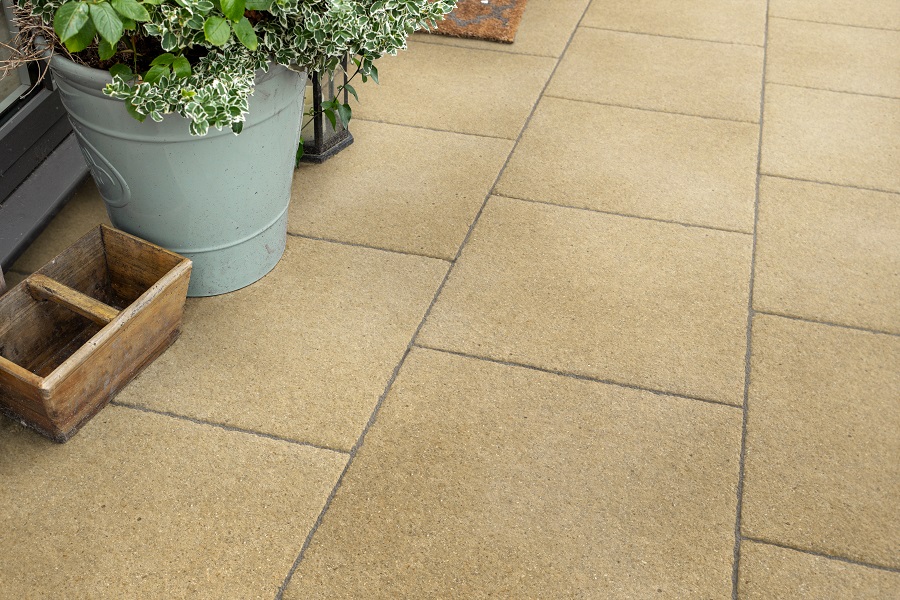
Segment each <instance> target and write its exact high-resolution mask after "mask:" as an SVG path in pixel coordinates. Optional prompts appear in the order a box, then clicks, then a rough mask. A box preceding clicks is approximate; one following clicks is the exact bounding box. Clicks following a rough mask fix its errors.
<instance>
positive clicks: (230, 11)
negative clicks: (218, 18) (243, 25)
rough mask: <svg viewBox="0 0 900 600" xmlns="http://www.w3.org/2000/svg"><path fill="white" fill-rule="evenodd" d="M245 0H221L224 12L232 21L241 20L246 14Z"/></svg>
mask: <svg viewBox="0 0 900 600" xmlns="http://www.w3.org/2000/svg"><path fill="white" fill-rule="evenodd" d="M244 3H245V0H219V4H220V5H221V6H222V13H223V14H224V15H225V16H226V17H228V18H229V19H231V20H232V21H240V20H241V17H243V16H244Z"/></svg>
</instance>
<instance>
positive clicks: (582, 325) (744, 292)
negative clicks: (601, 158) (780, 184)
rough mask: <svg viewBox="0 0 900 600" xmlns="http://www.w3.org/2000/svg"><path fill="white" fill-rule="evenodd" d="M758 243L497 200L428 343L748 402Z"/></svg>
mask: <svg viewBox="0 0 900 600" xmlns="http://www.w3.org/2000/svg"><path fill="white" fill-rule="evenodd" d="M750 242H751V238H750V236H747V235H744V234H738V233H730V232H722V231H715V230H709V229H701V228H695V227H685V226H682V225H673V224H668V223H659V222H653V221H646V220H641V219H632V218H627V217H619V216H613V215H605V214H601V213H592V212H589V211H581V210H575V209H571V208H561V207H556V206H548V205H543V204H535V203H530V202H524V201H516V200H507V199H504V198H492V199H491V200H490V201H489V202H488V206H487V208H486V210H485V212H484V213H483V214H482V217H481V219H480V220H479V222H478V225H477V226H476V227H475V230H474V231H473V237H472V238H470V240H469V243H468V244H467V246H466V249H465V250H464V251H463V253H462V256H461V257H460V260H459V261H458V262H457V263H456V267H455V268H454V270H453V272H452V273H451V276H450V278H449V280H448V282H447V285H446V286H445V287H444V289H443V290H442V292H441V295H440V297H439V298H438V301H437V303H436V304H435V306H434V308H433V310H432V312H431V314H430V315H429V317H428V320H427V321H426V323H425V326H424V328H423V330H422V332H421V333H420V336H419V338H418V341H419V342H421V343H422V344H423V345H425V346H430V347H436V348H441V349H447V350H453V351H458V352H463V353H467V354H473V355H477V356H487V357H490V358H493V359H499V360H503V361H510V362H515V363H522V364H528V365H534V366H538V367H542V368H546V369H551V370H558V371H564V372H568V373H576V374H581V375H586V376H591V377H595V378H600V379H604V380H611V381H615V382H620V383H626V384H632V385H637V386H641V387H648V388H650V389H657V390H662V391H666V392H674V393H679V394H684V395H690V396H698V397H701V398H705V399H710V400H716V401H719V402H726V403H731V404H735V405H740V404H742V402H743V391H744V371H745V365H744V356H745V353H746V345H747V340H746V327H747V302H748V298H747V296H748V287H749V279H750Z"/></svg>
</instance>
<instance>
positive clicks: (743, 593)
mask: <svg viewBox="0 0 900 600" xmlns="http://www.w3.org/2000/svg"><path fill="white" fill-rule="evenodd" d="M898 596H900V574H898V573H891V572H889V571H883V570H880V569H873V568H871V567H864V566H860V565H854V564H851V563H847V562H843V561H839V560H834V559H829V558H825V557H823V556H815V555H812V554H806V553H804V552H797V551H796V550H788V549H786V548H779V547H777V546H771V545H769V544H758V543H755V542H751V541H744V542H743V543H742V544H741V569H740V583H739V586H738V597H739V598H741V600H770V599H771V598H793V599H795V600H823V599H825V598H828V599H834V600H838V599H842V600H851V599H853V600H883V599H884V598H896V597H898Z"/></svg>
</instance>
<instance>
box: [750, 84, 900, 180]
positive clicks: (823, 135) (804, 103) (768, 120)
mask: <svg viewBox="0 0 900 600" xmlns="http://www.w3.org/2000/svg"><path fill="white" fill-rule="evenodd" d="M765 104H766V106H765V126H764V127H763V143H762V164H761V170H762V172H763V173H764V174H770V175H782V176H785V177H796V178H799V179H809V180H813V181H824V182H829V183H838V184H842V185H854V186H860V187H869V188H874V189H880V190H886V191H892V192H900V169H898V168H897V165H900V141H898V140H900V100H897V99H892V98H875V97H872V96H860V95H857V94H847V93H840V92H830V91H823V90H810V89H804V88H797V87H792V86H785V85H777V84H769V85H767V86H766V103H765Z"/></svg>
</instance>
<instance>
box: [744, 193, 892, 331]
mask: <svg viewBox="0 0 900 600" xmlns="http://www.w3.org/2000/svg"><path fill="white" fill-rule="evenodd" d="M756 252H757V254H756V278H755V280H754V287H753V303H754V307H755V308H756V309H757V310H763V311H770V312H775V313H779V314H786V315H791V316H796V317H803V318H806V319H812V320H818V321H828V322H832V323H841V324H844V325H855V326H857V327H863V328H869V329H877V330H881V331H891V332H894V333H900V195H897V194H888V193H884V192H872V191H868V190H857V189H853V188H845V187H839V186H833V185H824V184H816V183H806V182H800V181H791V180H787V179H778V178H770V177H764V178H763V179H762V182H761V185H760V198H759V225H758V227H757V243H756Z"/></svg>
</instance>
